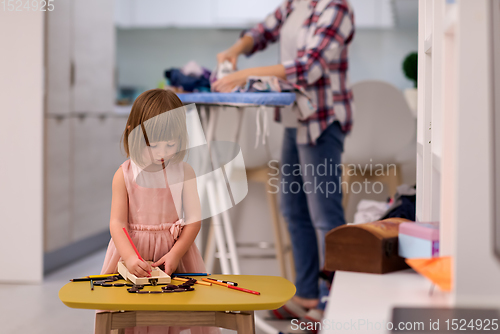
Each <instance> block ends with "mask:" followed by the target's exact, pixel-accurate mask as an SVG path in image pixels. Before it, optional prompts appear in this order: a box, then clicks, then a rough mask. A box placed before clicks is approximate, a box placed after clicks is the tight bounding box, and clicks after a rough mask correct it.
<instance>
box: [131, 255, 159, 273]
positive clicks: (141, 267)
mask: <svg viewBox="0 0 500 334" xmlns="http://www.w3.org/2000/svg"><path fill="white" fill-rule="evenodd" d="M125 267H127V269H128V272H129V273H131V274H132V275H135V276H137V277H149V276H151V269H152V268H151V266H150V265H149V263H147V262H144V261H141V260H139V258H137V256H132V257H129V258H128V259H126V260H125Z"/></svg>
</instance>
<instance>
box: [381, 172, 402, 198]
mask: <svg viewBox="0 0 500 334" xmlns="http://www.w3.org/2000/svg"><path fill="white" fill-rule="evenodd" d="M385 180H386V183H387V188H388V189H387V190H389V196H391V197H393V196H394V195H395V194H396V192H397V190H398V186H399V185H400V184H401V175H400V172H399V166H398V165H396V167H395V168H394V167H391V169H390V170H388V171H387V175H386V176H385Z"/></svg>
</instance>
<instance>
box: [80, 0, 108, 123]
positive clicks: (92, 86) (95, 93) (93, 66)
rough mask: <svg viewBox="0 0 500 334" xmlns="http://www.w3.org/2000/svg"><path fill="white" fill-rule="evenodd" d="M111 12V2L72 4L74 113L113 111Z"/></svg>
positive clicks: (90, 0) (92, 0)
mask: <svg viewBox="0 0 500 334" xmlns="http://www.w3.org/2000/svg"><path fill="white" fill-rule="evenodd" d="M113 10H114V2H113V0H73V17H74V19H73V66H74V86H73V101H72V102H73V103H72V104H73V105H72V110H73V111H74V112H77V113H83V112H94V113H101V112H111V111H112V110H113V105H114V103H113V102H114V97H115V92H114V63H115V54H114V49H115V46H114V45H115V36H114V34H115V33H114V31H115V30H114V22H113V13H114V12H113Z"/></svg>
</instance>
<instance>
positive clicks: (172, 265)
mask: <svg viewBox="0 0 500 334" xmlns="http://www.w3.org/2000/svg"><path fill="white" fill-rule="evenodd" d="M179 260H180V259H179V258H178V257H177V256H175V255H174V254H172V253H170V252H169V253H167V254H165V255H163V257H162V258H161V259H159V260H158V261H156V262H155V263H153V267H159V266H160V265H162V264H165V273H166V274H167V275H172V273H173V272H174V271H175V269H177V266H178V265H179Z"/></svg>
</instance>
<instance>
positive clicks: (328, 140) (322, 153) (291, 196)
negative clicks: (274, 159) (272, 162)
mask: <svg viewBox="0 0 500 334" xmlns="http://www.w3.org/2000/svg"><path fill="white" fill-rule="evenodd" d="M296 137H297V129H294V128H286V129H285V133H284V140H283V148H282V160H281V163H282V166H281V172H282V177H281V184H280V192H281V212H282V214H283V217H284V218H285V221H286V222H287V225H288V230H289V232H290V239H291V242H292V248H293V257H294V260H295V270H296V281H295V286H296V288H297V292H296V295H297V296H299V297H302V298H309V299H316V298H319V300H320V304H319V306H318V308H319V309H324V308H325V304H326V303H325V302H322V297H324V296H328V287H327V284H326V282H325V281H324V280H321V282H318V281H319V273H320V269H321V268H323V264H324V254H325V235H326V233H327V232H328V231H330V230H331V229H333V228H335V227H338V226H340V225H342V224H345V220H344V210H343V208H342V191H341V176H342V170H341V167H340V158H341V154H342V152H343V149H344V137H345V135H344V133H343V132H342V131H341V128H340V125H339V123H338V122H334V123H333V124H331V125H330V126H329V127H328V128H327V129H326V130H325V131H324V132H323V133H322V134H321V136H320V137H319V138H318V140H317V143H316V145H314V146H311V145H297V143H296Z"/></svg>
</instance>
